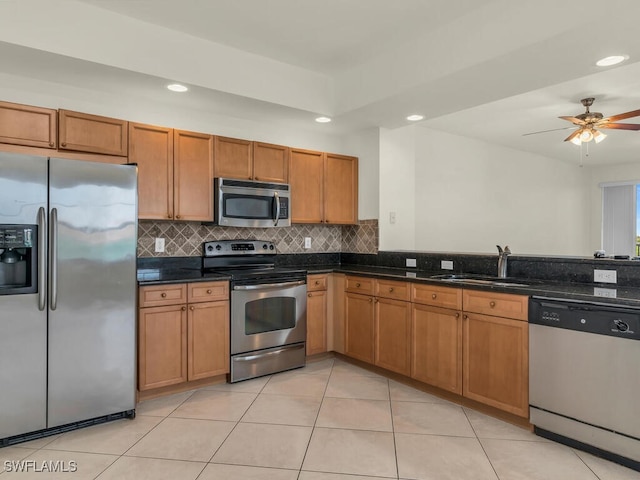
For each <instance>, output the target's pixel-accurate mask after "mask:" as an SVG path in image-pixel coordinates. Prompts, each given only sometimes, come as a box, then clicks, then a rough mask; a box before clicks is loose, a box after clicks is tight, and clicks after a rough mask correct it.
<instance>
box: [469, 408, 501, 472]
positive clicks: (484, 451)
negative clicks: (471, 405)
mask: <svg viewBox="0 0 640 480" xmlns="http://www.w3.org/2000/svg"><path fill="white" fill-rule="evenodd" d="M461 408H462V413H464V416H465V417H466V419H467V422H469V426H470V427H471V430H473V434H474V435H475V436H476V441H477V442H478V444H479V445H480V448H481V449H482V453H484V456H485V457H486V459H487V461H488V462H489V465H491V470H493V473H494V474H495V476H496V478H497V479H498V480H501V479H500V475H498V472H497V471H496V467H494V466H493V462H492V461H491V458H489V455H488V454H487V451H486V450H485V448H484V445H483V444H482V442H481V441H480V437H478V432H476V429H475V427H474V426H473V422H471V419H470V418H469V415H467V411H466V410H465V409H464V407H461Z"/></svg>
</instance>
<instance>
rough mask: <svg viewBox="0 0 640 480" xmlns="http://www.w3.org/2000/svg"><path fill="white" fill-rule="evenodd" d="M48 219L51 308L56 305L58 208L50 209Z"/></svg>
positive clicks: (54, 307)
mask: <svg viewBox="0 0 640 480" xmlns="http://www.w3.org/2000/svg"><path fill="white" fill-rule="evenodd" d="M50 215H51V218H50V220H49V229H50V231H49V262H50V263H49V288H50V292H49V299H50V300H49V301H50V302H51V304H50V306H49V307H50V308H51V310H55V309H56V308H57V307H58V209H57V208H52V209H51V214H50Z"/></svg>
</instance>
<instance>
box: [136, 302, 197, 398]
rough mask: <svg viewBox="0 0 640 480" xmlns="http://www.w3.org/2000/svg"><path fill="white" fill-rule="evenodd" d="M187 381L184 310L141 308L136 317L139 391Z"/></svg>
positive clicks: (185, 315) (167, 307) (185, 319)
mask: <svg viewBox="0 0 640 480" xmlns="http://www.w3.org/2000/svg"><path fill="white" fill-rule="evenodd" d="M186 381H187V307H186V305H169V306H166V307H148V308H141V309H140V314H139V318H138V385H139V389H140V390H149V389H152V388H160V387H166V386H168V385H175V384H176V383H182V382H186Z"/></svg>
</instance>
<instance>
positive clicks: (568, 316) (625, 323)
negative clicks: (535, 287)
mask: <svg viewBox="0 0 640 480" xmlns="http://www.w3.org/2000/svg"><path fill="white" fill-rule="evenodd" d="M529 323H533V324H537V325H546V326H548V327H555V328H564V329H567V330H575V331H580V332H586V333H595V334H598V335H609V336H614V337H620V338H629V339H632V340H640V309H634V308H631V307H618V306H609V305H601V304H596V303H589V302H579V301H570V300H559V299H547V298H543V297H532V298H531V299H530V300H529Z"/></svg>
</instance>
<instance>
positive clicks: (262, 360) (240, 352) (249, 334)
mask: <svg viewBox="0 0 640 480" xmlns="http://www.w3.org/2000/svg"><path fill="white" fill-rule="evenodd" d="M275 255H276V248H275V245H274V244H273V243H272V242H265V241H259V240H223V241H217V242H206V243H205V244H204V256H203V257H202V270H203V273H204V274H205V275H206V274H207V273H224V274H227V275H229V276H230V277H231V378H230V381H231V382H232V383H233V382H238V381H241V380H247V379H249V378H254V377H260V376H263V375H269V374H271V373H276V372H281V371H284V370H290V369H293V368H298V367H303V366H304V364H305V340H306V336H307V281H306V274H307V272H306V271H305V270H300V269H289V268H277V267H276V266H275Z"/></svg>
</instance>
